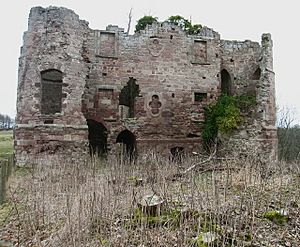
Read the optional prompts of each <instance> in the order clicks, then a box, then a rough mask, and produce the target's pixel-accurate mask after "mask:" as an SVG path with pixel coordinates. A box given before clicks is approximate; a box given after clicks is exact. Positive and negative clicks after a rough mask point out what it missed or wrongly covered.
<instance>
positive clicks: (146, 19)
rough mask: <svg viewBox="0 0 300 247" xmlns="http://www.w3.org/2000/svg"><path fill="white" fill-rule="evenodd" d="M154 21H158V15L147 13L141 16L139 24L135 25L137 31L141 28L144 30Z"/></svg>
mask: <svg viewBox="0 0 300 247" xmlns="http://www.w3.org/2000/svg"><path fill="white" fill-rule="evenodd" d="M154 22H157V17H153V16H150V15H145V16H144V17H142V18H140V19H139V20H138V21H137V24H136V26H135V32H138V31H140V30H144V29H145V28H146V26H147V25H151V24H152V23H154Z"/></svg>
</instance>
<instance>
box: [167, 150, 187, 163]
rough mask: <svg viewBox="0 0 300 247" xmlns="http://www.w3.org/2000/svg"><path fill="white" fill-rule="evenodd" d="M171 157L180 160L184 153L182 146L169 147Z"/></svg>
mask: <svg viewBox="0 0 300 247" xmlns="http://www.w3.org/2000/svg"><path fill="white" fill-rule="evenodd" d="M170 151H171V155H172V156H171V159H172V161H175V162H182V157H183V155H184V148H183V147H173V148H171V150H170Z"/></svg>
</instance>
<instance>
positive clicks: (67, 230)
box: [0, 153, 300, 247]
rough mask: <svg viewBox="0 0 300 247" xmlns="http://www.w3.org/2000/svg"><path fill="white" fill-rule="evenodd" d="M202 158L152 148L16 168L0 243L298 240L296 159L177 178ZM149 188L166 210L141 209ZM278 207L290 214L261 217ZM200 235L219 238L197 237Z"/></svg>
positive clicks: (234, 164)
mask: <svg viewBox="0 0 300 247" xmlns="http://www.w3.org/2000/svg"><path fill="white" fill-rule="evenodd" d="M200 161H201V159H200V157H186V158H185V159H184V161H183V162H182V163H181V164H177V163H174V162H171V161H169V160H168V159H164V158H161V157H156V156H155V155H153V154H152V153H149V154H147V155H140V157H139V159H138V160H137V162H136V163H134V164H129V163H127V162H125V161H122V160H120V159H116V158H109V161H104V160H96V161H94V162H91V161H87V162H85V163H81V164H76V163H72V164H69V163H64V162H61V161H58V160H51V159H49V160H48V161H47V163H45V164H43V165H35V166H30V167H26V168H18V169H17V170H16V172H15V175H14V176H12V177H11V179H10V181H9V188H8V198H9V202H8V203H7V204H6V205H5V206H2V208H0V215H1V212H2V211H4V209H5V210H6V211H5V212H6V217H5V219H3V220H2V230H1V231H0V239H1V238H2V239H3V240H9V241H12V242H14V243H15V244H16V245H18V244H19V245H20V246H113V247H116V246H117V247H118V246H126V247H130V246H139V247H142V246H144V247H146V246H156V247H158V246H172V247H173V246H178V247H184V246H196V247H204V246H299V245H300V213H299V206H300V203H299V202H300V166H299V164H285V163H278V164H268V165H262V164H261V163H260V162H258V161H256V160H255V159H247V160H238V159H237V160H228V161H223V162H222V163H220V162H218V163H217V161H214V162H211V163H209V164H207V166H206V167H210V168H211V169H206V170H205V169H203V168H202V169H201V170H198V171H192V172H190V173H187V174H186V175H184V176H178V174H180V171H183V170H185V169H186V168H187V167H189V166H191V165H192V164H195V163H198V162H200ZM213 168H218V169H213ZM140 179H142V182H141V180H140ZM137 181H138V182H137ZM149 193H155V194H157V195H159V196H160V197H161V198H162V199H164V200H165V204H164V212H163V214H162V215H160V216H156V217H153V216H145V215H143V214H142V213H141V211H140V210H139V208H138V202H139V201H140V200H141V198H142V196H143V195H145V194H149ZM8 208H9V210H8ZM274 210H278V211H280V210H284V211H285V212H288V217H287V220H286V221H284V222H281V224H278V222H276V221H275V222H272V221H270V220H268V219H266V218H265V217H263V216H264V214H265V213H266V212H270V211H274ZM0 223H1V222H0ZM204 232H209V233H214V234H215V236H216V237H217V240H215V241H213V242H211V243H210V244H205V243H203V241H202V238H201V234H203V233H204Z"/></svg>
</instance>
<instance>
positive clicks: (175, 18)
mask: <svg viewBox="0 0 300 247" xmlns="http://www.w3.org/2000/svg"><path fill="white" fill-rule="evenodd" d="M168 21H169V22H171V23H173V24H175V25H177V26H179V27H181V28H182V29H183V30H184V31H186V32H187V33H188V34H197V33H199V32H200V30H201V28H202V26H201V25H200V24H195V25H193V24H192V23H191V22H190V21H189V20H187V19H185V18H184V17H182V16H180V15H172V16H170V17H169V18H168Z"/></svg>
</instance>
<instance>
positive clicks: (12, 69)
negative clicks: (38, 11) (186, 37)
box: [0, 0, 300, 124]
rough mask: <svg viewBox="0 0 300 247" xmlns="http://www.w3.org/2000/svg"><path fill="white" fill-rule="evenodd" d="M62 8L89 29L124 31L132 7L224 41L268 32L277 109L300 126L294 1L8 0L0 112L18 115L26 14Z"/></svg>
mask: <svg viewBox="0 0 300 247" xmlns="http://www.w3.org/2000/svg"><path fill="white" fill-rule="evenodd" d="M49 5H53V6H64V7H67V8H70V9H72V10H74V11H75V12H76V13H77V14H78V15H79V17H80V18H81V19H84V20H86V21H88V22H89V23H90V27H91V28H93V29H105V27H106V26H107V25H108V24H116V25H119V26H120V27H124V28H125V30H126V28H127V22H128V12H129V10H130V8H131V7H132V8H133V21H132V27H131V30H133V29H134V26H135V24H136V20H137V19H139V18H140V17H142V16H144V15H145V14H147V15H148V14H151V15H153V16H156V17H158V18H159V20H161V21H162V20H165V19H167V17H169V16H171V15H177V14H179V15H182V16H184V17H186V18H188V19H189V18H190V17H191V18H192V22H193V23H200V24H202V25H205V26H208V27H211V28H213V29H214V30H215V31H217V32H219V33H220V34H221V38H222V39H232V40H245V39H251V40H253V41H259V42H260V39H261V34H262V33H264V32H269V33H271V34H272V39H273V42H274V70H275V73H276V95H277V105H278V106H288V107H291V108H293V109H294V111H296V113H295V118H296V121H295V123H299V124H300V81H299V75H298V69H299V70H300V67H298V66H299V65H300V64H299V59H300V45H299V41H300V27H299V25H300V13H299V7H298V6H299V1H298V0H286V1H281V0H250V1H242V0H206V1H203V0H185V1H182V0H147V1H145V0H119V1H116V0H115V1H114V0H106V1H103V0H85V1H80V0H78V1H74V0H73V1H71V0H70V1H67V0H52V1H48V0H44V1H42V0H19V1H18V0H8V1H3V2H2V3H1V10H0V12H1V13H0V25H1V29H0V30H1V38H0V42H1V43H0V49H1V52H0V54H1V55H2V59H1V60H0V61H1V79H0V113H4V114H9V115H10V116H14V115H15V113H16V110H15V105H16V93H17V71H18V57H19V51H20V46H21V45H22V35H23V32H24V31H25V30H26V29H27V19H28V14H29V10H30V8H31V7H33V6H43V7H47V6H49Z"/></svg>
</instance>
